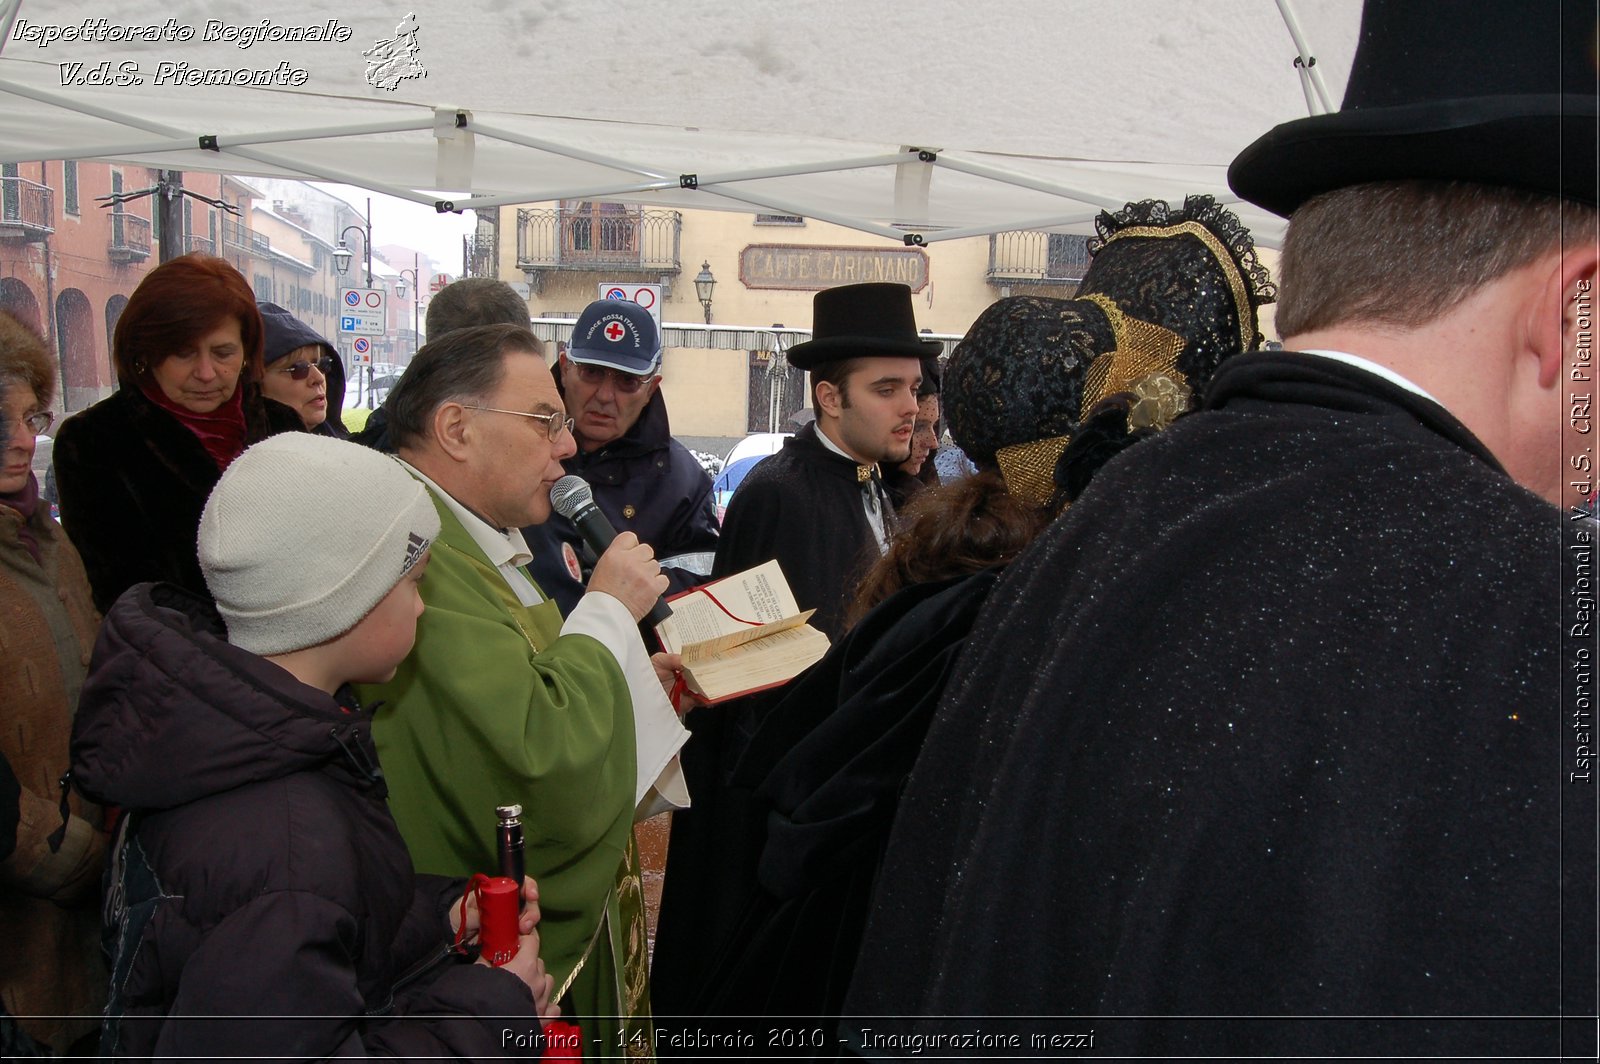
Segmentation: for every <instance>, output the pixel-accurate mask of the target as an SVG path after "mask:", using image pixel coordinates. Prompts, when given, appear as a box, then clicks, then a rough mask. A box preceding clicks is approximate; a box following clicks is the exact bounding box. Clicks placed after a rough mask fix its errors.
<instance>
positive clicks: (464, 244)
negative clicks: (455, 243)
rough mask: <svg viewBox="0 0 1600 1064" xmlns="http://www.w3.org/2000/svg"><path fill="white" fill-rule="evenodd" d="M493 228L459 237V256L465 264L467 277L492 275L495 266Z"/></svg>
mask: <svg viewBox="0 0 1600 1064" xmlns="http://www.w3.org/2000/svg"><path fill="white" fill-rule="evenodd" d="M494 252H495V239H494V230H492V229H490V230H479V231H478V232H477V233H476V234H475V235H473V236H464V237H462V238H461V257H462V258H463V259H464V260H465V261H466V264H467V276H468V277H493V276H494V274H495V267H496V265H498V264H497V263H496V262H495V253H494Z"/></svg>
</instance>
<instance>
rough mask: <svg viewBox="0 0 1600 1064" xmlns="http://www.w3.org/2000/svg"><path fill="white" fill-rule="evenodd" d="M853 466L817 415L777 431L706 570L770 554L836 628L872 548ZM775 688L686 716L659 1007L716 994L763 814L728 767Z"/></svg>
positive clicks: (662, 1011)
mask: <svg viewBox="0 0 1600 1064" xmlns="http://www.w3.org/2000/svg"><path fill="white" fill-rule="evenodd" d="M858 468H859V467H858V466H857V465H856V463H855V462H853V461H851V460H850V459H848V458H844V457H842V456H840V455H838V454H835V453H834V452H833V451H831V450H829V449H828V448H826V447H825V446H823V444H822V443H821V442H819V441H818V439H817V427H816V424H815V423H814V422H813V423H811V424H808V425H806V426H805V427H804V428H802V429H801V430H800V431H799V432H798V433H796V434H795V435H794V436H792V437H791V438H789V439H788V440H786V441H784V445H783V448H782V450H780V451H779V452H778V453H777V454H775V455H772V456H771V457H770V458H766V459H763V460H762V461H761V463H760V464H758V465H757V466H756V467H755V468H754V469H753V470H751V471H750V475H749V476H747V477H745V479H744V482H743V483H741V484H740V485H739V489H738V490H737V491H735V492H734V495H733V500H732V502H731V503H730V504H729V506H728V512H727V513H726V514H725V515H724V517H723V522H722V539H721V541H720V542H719V544H718V546H717V559H716V564H715V566H714V567H713V569H712V577H713V578H714V579H715V578H717V577H722V576H728V575H731V574H733V573H737V572H740V571H742V570H745V569H750V568H753V567H754V566H757V565H760V564H762V563H764V562H768V561H771V560H772V559H774V558H776V559H777V560H778V564H779V565H780V566H781V567H782V569H783V575H784V578H785V579H786V580H787V581H788V583H789V586H790V588H791V589H792V590H793V591H794V597H795V601H796V603H797V604H798V605H799V606H800V608H801V609H802V610H806V609H815V610H816V611H817V612H816V614H815V615H813V616H812V618H811V622H810V623H811V625H812V627H814V628H817V629H819V630H821V631H822V632H824V633H825V634H826V635H827V636H828V637H829V638H830V639H837V638H838V637H839V635H840V634H841V630H842V628H843V625H844V613H845V609H846V607H847V605H848V602H849V599H850V596H852V595H853V594H854V590H855V582H856V578H857V576H858V575H859V574H861V573H863V572H864V571H865V570H866V567H867V566H868V565H869V564H870V563H871V562H872V560H873V559H875V558H876V557H877V540H876V539H875V538H874V536H873V534H872V527H871V526H870V525H869V524H868V523H867V516H866V512H865V510H864V509H863V507H862V495H861V481H860V479H859V478H858V476H857V469H858ZM886 519H887V520H892V519H893V517H892V514H891V515H887V516H886ZM782 696H783V689H782V688H779V689H776V690H772V691H765V692H761V693H758V694H755V695H751V696H750V697H748V698H741V699H735V700H733V701H730V702H725V703H722V704H720V705H715V706H705V707H702V708H699V709H694V710H691V711H689V713H688V714H686V715H685V717H684V724H685V725H686V726H687V727H688V729H689V732H690V738H689V741H688V743H687V744H685V746H684V748H683V752H682V755H681V764H682V766H683V772H684V778H685V779H686V781H687V782H688V785H689V793H690V794H692V795H693V796H694V807H693V808H692V809H689V810H685V811H683V812H680V813H676V814H674V815H673V818H672V839H671V843H670V845H669V846H668V852H667V874H666V881H665V884H664V885H663V888H662V896H661V915H660V920H659V922H658V925H657V930H656V945H655V953H654V956H653V960H652V963H651V975H650V978H651V983H650V986H651V989H650V993H651V1001H652V1004H653V1006H654V1007H655V1010H656V1012H657V1014H658V1015H667V1014H672V1013H678V1014H682V1015H704V1014H705V1011H706V1009H707V1008H708V1007H710V1006H709V1002H710V1001H711V1000H712V999H713V998H714V996H715V994H716V986H715V985H714V982H713V978H714V974H713V973H714V968H715V967H716V965H717V963H718V959H719V957H720V956H721V955H722V953H723V952H724V950H725V949H727V948H729V947H730V945H731V944H732V942H733V939H734V936H735V935H736V934H737V925H738V922H739V920H740V918H741V914H742V912H743V910H744V908H745V906H746V905H747V904H748V903H749V901H750V898H751V892H752V889H753V882H752V881H751V879H750V876H749V875H748V873H740V874H731V875H730V874H725V869H727V868H735V869H746V868H748V867H749V866H750V865H751V864H752V862H753V860H754V855H753V854H752V853H751V852H750V851H749V849H748V848H749V846H750V845H751V842H752V840H758V839H759V838H760V833H761V830H762V824H763V822H764V818H765V815H766V813H765V810H764V809H763V808H762V807H760V806H759V805H758V804H756V803H755V802H753V801H752V799H751V795H750V792H749V790H748V789H746V788H742V787H737V786H733V785H731V783H730V780H729V774H730V773H731V771H732V769H733V767H734V765H735V764H737V762H738V760H739V758H740V756H741V755H742V753H743V751H744V747H745V744H746V743H747V742H748V741H749V738H750V736H751V735H752V734H753V733H754V732H755V730H756V729H757V728H758V727H759V726H760V722H761V721H762V720H764V719H765V718H766V715H767V714H768V713H769V712H771V710H772V707H773V706H774V705H776V703H777V701H778V700H779V699H780V698H782ZM669 1048H670V1047H669Z"/></svg>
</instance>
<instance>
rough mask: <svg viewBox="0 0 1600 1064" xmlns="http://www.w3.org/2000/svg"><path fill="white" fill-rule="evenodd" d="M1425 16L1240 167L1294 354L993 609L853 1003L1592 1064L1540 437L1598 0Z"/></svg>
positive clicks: (1585, 175)
mask: <svg viewBox="0 0 1600 1064" xmlns="http://www.w3.org/2000/svg"><path fill="white" fill-rule="evenodd" d="M1585 13H1586V17H1584V16H1585ZM1437 15H1438V8H1437V6H1436V5H1433V4H1428V3H1422V2H1420V0H1368V4H1367V7H1366V11H1365V15H1364V18H1363V22H1362V32H1361V39H1360V45H1359V47H1358V50H1357V53H1356V57H1355V64H1354V69H1353V71H1352V74H1351V78H1350V82H1349V87H1348V91H1347V94H1346V96H1345V100H1344V108H1343V110H1341V111H1339V112H1337V113H1333V114H1326V115H1319V116H1315V117H1311V118H1306V119H1301V120H1299V121H1295V122H1290V123H1287V124H1285V125H1282V126H1279V127H1277V128H1276V129H1274V130H1273V131H1271V132H1269V133H1268V134H1266V135H1265V136H1264V137H1262V138H1261V139H1260V140H1258V141H1257V142H1256V143H1255V144H1253V145H1252V146H1250V147H1249V148H1247V149H1246V150H1245V152H1244V153H1243V154H1242V155H1240V156H1239V158H1238V159H1237V160H1236V161H1235V162H1234V164H1233V166H1232V168H1231V170H1230V172H1229V178H1230V182H1231V184H1232V186H1233V188H1234V190H1235V191H1236V192H1238V193H1239V194H1240V195H1241V196H1242V197H1243V198H1244V199H1246V200H1249V201H1251V202H1254V203H1256V204H1258V205H1261V206H1263V207H1266V208H1267V209H1270V210H1273V211H1276V212H1279V213H1282V214H1286V215H1289V216H1290V223H1289V230H1288V236H1287V238H1286V240H1285V243H1284V247H1283V259H1282V267H1281V273H1280V280H1281V289H1280V291H1281V296H1280V301H1279V310H1278V313H1277V323H1278V327H1279V329H1280V331H1281V332H1282V333H1283V335H1284V346H1285V348H1287V349H1288V350H1285V351H1268V352H1263V353H1260V354H1247V355H1240V356H1237V357H1235V358H1233V359H1232V360H1230V361H1229V362H1228V363H1226V364H1224V366H1223V368H1222V369H1221V370H1220V371H1219V372H1218V374H1217V376H1216V378H1215V379H1214V381H1213V382H1212V384H1211V387H1210V388H1209V390H1208V392H1207V394H1206V396H1205V400H1204V405H1203V409H1202V412H1201V413H1199V414H1196V415H1194V416H1192V417H1186V418H1183V419H1181V420H1179V421H1178V422H1177V423H1175V424H1174V425H1173V426H1172V427H1171V428H1170V429H1169V430H1168V431H1166V432H1165V433H1163V434H1162V435H1160V436H1158V437H1156V438H1154V439H1151V440H1148V441H1145V442H1141V443H1138V444H1137V445H1135V446H1133V447H1131V448H1129V449H1128V450H1127V451H1126V452H1125V453H1123V454H1122V455H1120V456H1119V457H1118V458H1116V459H1115V460H1114V461H1112V462H1110V463H1109V464H1108V465H1106V466H1105V468H1104V469H1103V470H1102V471H1101V472H1100V474H1099V475H1098V476H1097V477H1096V478H1095V480H1094V482H1093V484H1092V485H1091V486H1090V487H1089V489H1088V490H1087V491H1085V492H1084V494H1083V495H1082V496H1081V497H1080V498H1079V499H1078V501H1076V502H1075V503H1074V504H1073V506H1072V508H1071V509H1070V510H1068V511H1067V512H1066V514H1065V515H1064V516H1063V517H1062V518H1061V519H1060V520H1058V521H1057V522H1056V523H1055V524H1054V525H1053V526H1052V527H1051V528H1050V529H1049V530H1047V531H1046V532H1045V534H1044V535H1043V536H1041V537H1040V538H1039V539H1038V540H1037V541H1036V542H1035V543H1034V545H1033V547H1032V548H1030V550H1029V551H1028V552H1027V553H1025V554H1024V555H1023V556H1022V557H1020V558H1019V559H1018V560H1017V561H1015V562H1014V563H1013V564H1012V565H1011V566H1010V568H1009V569H1008V570H1007V573H1006V574H1005V576H1004V577H1003V578H1002V580H1001V583H1000V584H999V585H998V586H997V587H996V588H995V591H994V593H993V594H992V595H991V596H990V598H989V599H988V605H987V606H986V607H985V609H984V612H983V614H982V615H981V616H980V618H979V620H978V624H977V626H976V628H975V629H974V631H973V633H972V635H971V637H970V638H969V641H968V644H967V647H966V649H965V651H964V653H963V655H962V658H961V661H960V664H959V666H958V668H957V672H956V675H955V676H954V677H953V678H952V681H951V684H950V687H949V688H948V691H947V694H946V696H945V700H944V702H943V703H941V705H940V707H939V712H938V714H937V715H936V717H935V719H934V721H933V723H932V725H931V727H930V729H929V733H928V738H927V741H926V743H925V744H924V746H923V748H922V750H921V752H920V755H919V757H918V760H917V765H916V769H915V771H914V773H913V775H912V777H911V779H910V781H909V783H908V784H907V787H906V790H905V792H904V798H903V801H902V803H901V806H900V810H899V813H898V816H897V819H896V821H895V832H894V836H893V838H892V839H891V841H890V844H889V849H888V851H887V854H886V858H885V864H884V867H883V871H882V874H881V877H880V879H879V881H878V882H879V889H878V893H877V896H876V898H875V901H874V909H873V912H874V916H873V920H872V924H871V926H870V928H869V930H868V934H867V938H866V940H865V942H864V945H863V949H862V953H861V956H860V962H859V964H858V966H857V969H856V972H855V976H854V981H853V983H852V988H851V993H850V995H849V997H848V1000H847V1003H846V1007H845V1014H846V1015H852V1014H854V1015H862V1016H866V1015H874V1016H908V1017H910V1016H921V1017H932V1016H940V1015H944V1016H954V1015H968V1016H970V1015H974V1014H975V1015H983V1016H986V1017H990V1019H988V1020H986V1022H985V1030H986V1031H989V1032H995V1033H1004V1032H1006V1031H1007V1029H1008V1027H1007V1025H1006V1024H1004V1023H996V1022H995V1021H994V1020H993V1019H992V1017H993V1016H994V1015H995V1014H998V1013H1004V1014H1009V1015H1015V1016H1022V1015H1024V1014H1029V1015H1032V1016H1072V1017H1074V1018H1073V1020H1072V1021H1071V1022H1070V1023H1062V1024H1059V1025H1058V1024H1051V1023H1048V1022H1045V1023H1043V1024H1042V1025H1041V1023H1040V1022H1036V1021H1033V1020H1030V1021H1028V1022H1027V1023H1026V1024H1019V1025H1018V1026H1015V1027H1011V1028H1010V1029H1011V1030H1016V1031H1021V1030H1026V1032H1027V1034H1026V1035H1025V1037H1027V1036H1031V1037H1034V1038H1036V1039H1037V1038H1041V1037H1043V1038H1047V1039H1058V1038H1061V1037H1063V1036H1066V1035H1068V1034H1070V1033H1073V1032H1077V1035H1078V1040H1068V1041H1052V1042H1051V1044H1056V1045H1079V1046H1081V1045H1083V1044H1084V1043H1083V1042H1082V1041H1081V1035H1082V1032H1083V1030H1084V1029H1085V1028H1095V1029H1096V1030H1095V1033H1096V1035H1097V1037H1096V1039H1095V1040H1094V1042H1093V1048H1094V1049H1095V1050H1097V1051H1098V1052H1101V1053H1108V1054H1126V1055H1138V1056H1152V1057H1154V1056H1163V1057H1164V1056H1180V1055H1181V1056H1230V1057H1232V1056H1261V1057H1269V1056H1270V1057H1279V1056H1282V1057H1290V1056H1295V1057H1298V1056H1307V1057H1310V1056H1340V1057H1343V1056H1358V1055H1369V1056H1420V1055H1430V1056H1432V1055H1438V1056H1451V1057H1457V1056H1459V1057H1469V1056H1481V1057H1486V1058H1487V1057H1492V1058H1494V1059H1501V1058H1507V1057H1521V1056H1527V1057H1534V1056H1552V1057H1554V1056H1561V1055H1564V1053H1570V1054H1572V1055H1573V1056H1583V1057H1586V1058H1588V1057H1592V1056H1593V1054H1594V1053H1595V1048H1596V1047H1595V1031H1594V1025H1593V1022H1592V1015H1593V1010H1594V1001H1595V994H1596V974H1595V972H1596V969H1595V951H1594V935H1595V902H1596V869H1595V842H1594V828H1595V804H1596V798H1595V794H1596V791H1595V785H1594V781H1593V771H1592V769H1591V768H1590V767H1589V766H1590V765H1591V764H1592V755H1590V754H1589V750H1590V749H1591V748H1592V745H1593V744H1592V741H1590V740H1589V739H1588V738H1587V737H1588V736H1591V735H1592V734H1593V731H1592V725H1591V724H1590V723H1586V722H1587V721H1590V720H1591V718H1590V716H1589V714H1588V711H1587V709H1586V707H1587V706H1588V705H1590V704H1591V703H1592V693H1593V681H1592V669H1591V668H1590V666H1591V665H1592V663H1593V653H1594V645H1595V644H1594V634H1593V632H1594V629H1593V627H1592V621H1591V617H1592V612H1593V611H1592V601H1593V594H1592V578H1591V575H1590V574H1592V571H1593V570H1592V559H1593V553H1594V542H1593V541H1594V528H1593V524H1592V522H1591V521H1590V520H1589V519H1588V518H1587V517H1586V516H1582V515H1577V514H1574V513H1573V512H1572V510H1571V509H1570V508H1569V507H1570V506H1571V505H1573V504H1575V503H1576V502H1577V495H1578V494H1579V493H1580V492H1582V491H1583V490H1587V489H1588V488H1589V487H1591V486H1592V481H1593V475H1592V472H1591V470H1592V469H1593V464H1594V460H1595V459H1594V455H1593V453H1592V446H1591V439H1592V437H1591V436H1589V435H1585V434H1582V433H1576V432H1575V433H1572V434H1570V435H1568V436H1567V437H1566V438H1565V440H1564V439H1563V427H1564V426H1568V425H1569V424H1571V422H1572V421H1573V420H1574V416H1573V406H1572V404H1573V403H1574V402H1576V401H1577V400H1576V399H1575V398H1573V397H1581V398H1582V400H1583V403H1584V404H1587V402H1588V399H1589V396H1590V395H1591V393H1592V391H1593V384H1592V383H1591V382H1592V381H1593V378H1594V372H1593V365H1594V363H1593V360H1592V351H1593V334H1592V331H1590V322H1591V321H1592V307H1593V292H1594V285H1595V283H1596V274H1597V264H1600V237H1597V214H1596V211H1595V204H1596V170H1595V158H1596V138H1595V130H1596V105H1595V95H1594V68H1593V65H1592V61H1591V60H1592V56H1591V53H1589V51H1588V48H1589V47H1591V46H1592V42H1593V40H1594V31H1595V22H1594V6H1593V5H1592V4H1571V3H1569V4H1558V3H1556V2H1553V0H1552V2H1546V3H1527V2H1518V3H1510V2H1503V0H1502V2H1488V0H1479V2H1475V3H1470V4H1458V5H1454V6H1452V8H1451V18H1450V19H1449V20H1448V21H1447V22H1441V21H1440V20H1439V19H1438V17H1437ZM1558 60H1559V61H1558ZM1074 443H1076V441H1074ZM1552 504H1561V505H1562V509H1558V508H1557V507H1556V506H1555V505H1552ZM1563 510H1566V513H1564V512H1563ZM1564 642H1565V645H1564ZM1575 726H1576V727H1577V728H1578V729H1581V734H1575ZM1585 1014H1586V1016H1587V1018H1585V1019H1584V1020H1583V1021H1581V1022H1571V1023H1566V1024H1564V1023H1563V1022H1562V1020H1561V1018H1560V1017H1562V1016H1563V1015H1585ZM1095 1017H1100V1018H1102V1022H1096V1020H1095ZM1107 1017H1115V1018H1114V1019H1106V1018H1107ZM873 1026H874V1027H877V1028H879V1030H878V1031H877V1032H874V1033H875V1035H877V1036H878V1037H883V1036H891V1037H899V1036H904V1035H908V1034H911V1033H915V1034H919V1035H933V1034H937V1033H939V1032H941V1031H950V1030H952V1029H953V1028H952V1026H951V1025H949V1024H947V1023H941V1022H940V1021H937V1020H924V1021H903V1022H901V1021H890V1022H887V1023H883V1024H881V1025H880V1024H874V1025H873ZM963 1029H970V1028H969V1027H964V1028H963ZM853 1033H854V1034H856V1035H859V1034H860V1031H859V1029H858V1030H856V1031H855V1032H853ZM1036 1044H1038V1043H1036Z"/></svg>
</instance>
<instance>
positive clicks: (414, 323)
mask: <svg viewBox="0 0 1600 1064" xmlns="http://www.w3.org/2000/svg"><path fill="white" fill-rule="evenodd" d="M421 268H422V256H421V255H420V254H415V253H414V254H412V256H411V269H409V270H401V271H400V279H399V280H398V281H396V282H395V283H394V294H395V296H396V298H398V299H404V298H405V297H406V274H408V273H409V274H410V275H411V289H412V291H411V355H412V357H413V358H415V357H416V354H417V345H418V343H419V342H420V340H421V337H420V336H419V335H418V334H419V333H420V332H421V329H420V328H419V326H420V321H419V315H420V313H421V311H420V309H419V308H420V307H421V305H422V281H421V280H420V279H419V277H418V271H419V270H420V269H421ZM410 364H411V363H410V362H409V361H407V363H406V365H408V366H409V365H410Z"/></svg>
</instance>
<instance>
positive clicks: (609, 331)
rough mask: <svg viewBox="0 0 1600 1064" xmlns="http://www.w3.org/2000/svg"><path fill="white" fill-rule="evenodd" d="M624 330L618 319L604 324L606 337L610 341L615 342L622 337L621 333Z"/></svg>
mask: <svg viewBox="0 0 1600 1064" xmlns="http://www.w3.org/2000/svg"><path fill="white" fill-rule="evenodd" d="M624 332H626V330H625V329H623V327H622V323H621V322H620V321H614V322H612V323H611V324H610V325H607V326H606V339H607V340H610V341H611V342H612V343H616V342H617V341H618V340H620V339H622V334H623V333H624Z"/></svg>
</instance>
